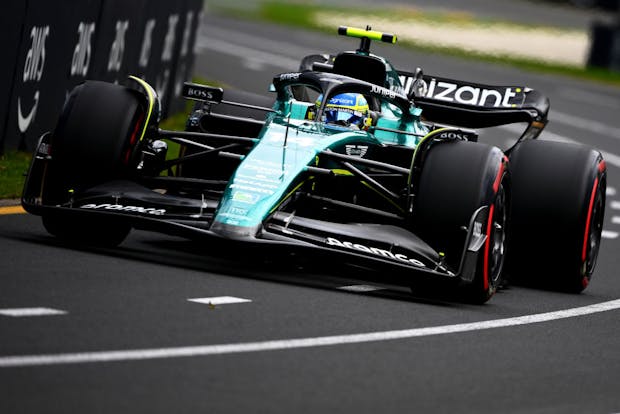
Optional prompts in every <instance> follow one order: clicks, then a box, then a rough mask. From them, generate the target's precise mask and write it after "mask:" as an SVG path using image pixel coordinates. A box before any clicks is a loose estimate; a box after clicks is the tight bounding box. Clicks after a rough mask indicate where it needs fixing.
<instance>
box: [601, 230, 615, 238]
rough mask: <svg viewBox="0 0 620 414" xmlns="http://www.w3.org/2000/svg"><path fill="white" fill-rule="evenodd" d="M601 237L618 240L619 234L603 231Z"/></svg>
mask: <svg viewBox="0 0 620 414" xmlns="http://www.w3.org/2000/svg"><path fill="white" fill-rule="evenodd" d="M601 237H602V238H604V239H617V238H618V232H617V231H609V230H603V232H602V233H601Z"/></svg>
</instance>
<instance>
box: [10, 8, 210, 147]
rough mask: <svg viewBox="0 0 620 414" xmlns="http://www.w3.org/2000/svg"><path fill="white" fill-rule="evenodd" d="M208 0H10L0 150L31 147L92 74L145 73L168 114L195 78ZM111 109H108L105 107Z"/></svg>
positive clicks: (120, 77) (113, 78) (119, 78)
mask: <svg viewBox="0 0 620 414" xmlns="http://www.w3.org/2000/svg"><path fill="white" fill-rule="evenodd" d="M202 6H203V0H177V1H169V0H131V1H127V0H5V2H4V3H3V12H2V13H1V14H0V32H1V33H2V39H6V41H5V42H3V43H4V44H5V49H4V53H5V62H6V63H5V64H3V65H0V75H1V76H0V92H1V93H0V133H1V135H0V153H2V152H4V151H9V150H15V149H20V150H25V151H32V150H33V149H34V146H35V145H36V142H37V140H38V138H39V136H40V135H41V134H42V133H43V132H45V131H48V130H51V129H53V128H54V126H55V122H56V119H57V118H58V115H59V114H60V111H61V110H62V106H63V104H64V102H65V99H66V97H67V95H68V93H69V92H70V91H71V89H73V87H75V86H76V85H77V84H78V83H80V82H83V81H84V80H86V79H98V80H105V81H109V82H118V83H123V82H125V80H126V79H127V76H128V75H130V74H135V75H137V76H140V77H142V78H144V79H145V80H146V81H147V82H149V83H150V84H151V85H153V86H154V87H155V88H156V89H157V90H158V93H159V94H160V96H161V100H162V107H163V110H164V115H165V114H166V113H167V112H168V111H170V110H171V108H172V109H174V110H177V109H180V108H182V106H181V105H182V99H181V98H180V97H179V96H178V95H177V94H176V93H175V91H176V90H179V89H180V87H181V86H182V83H183V81H185V80H188V79H189V77H191V75H192V65H193V61H194V56H193V50H194V43H195V33H196V31H197V29H198V26H199V22H200V19H199V16H200V15H201V12H202ZM102 110H105V108H102Z"/></svg>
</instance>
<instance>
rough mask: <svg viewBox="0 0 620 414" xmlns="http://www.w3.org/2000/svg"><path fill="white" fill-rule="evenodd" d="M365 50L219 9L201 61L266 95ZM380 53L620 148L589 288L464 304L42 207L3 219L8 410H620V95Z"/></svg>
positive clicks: (613, 151) (1, 408)
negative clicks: (497, 89) (80, 242)
mask: <svg viewBox="0 0 620 414" xmlns="http://www.w3.org/2000/svg"><path fill="white" fill-rule="evenodd" d="M377 29H378V28H377ZM355 46H356V45H355V44H352V43H351V40H348V39H344V38H338V37H335V36H334V37H330V36H326V35H318V34H311V33H307V32H304V31H300V30H291V29H284V28H280V27H274V26H265V25H258V24H250V23H240V22H235V21H232V20H226V19H221V18H218V19H215V18H213V17H211V16H207V18H206V25H205V26H204V28H203V33H202V35H201V39H200V42H199V52H200V57H199V59H198V61H197V65H196V73H197V74H198V75H201V76H204V77H207V78H210V79H217V80H220V81H223V82H225V83H226V84H227V85H229V86H230V87H234V88H239V89H246V90H248V91H251V92H254V93H259V94H263V93H265V91H266V89H267V85H268V84H269V81H270V79H271V77H272V76H273V75H274V74H275V73H279V72H285V71H289V70H295V69H296V65H297V64H298V60H299V57H300V56H302V55H305V54H309V53H314V52H333V51H338V50H342V49H351V48H353V47H355ZM374 50H375V51H376V52H378V53H380V54H383V55H385V56H388V57H389V58H391V60H392V61H393V62H394V63H395V64H396V65H397V66H398V67H401V68H403V69H413V68H415V66H416V65H419V66H422V67H423V68H424V69H425V71H426V72H427V73H434V74H437V75H442V76H447V77H455V78H460V79H469V80H471V81H478V82H487V83H498V84H506V83H510V84H512V83H514V84H526V85H528V86H530V87H532V88H535V89H540V90H541V91H544V92H545V93H546V94H548V95H549V96H550V98H551V102H552V112H551V114H550V119H551V123H550V125H549V127H548V132H545V133H544V135H543V138H545V139H560V140H574V141H580V142H584V143H587V144H590V145H593V146H595V147H596V148H599V149H600V150H602V151H604V153H605V154H606V158H607V165H608V174H609V175H608V198H607V214H606V222H605V226H604V230H605V233H604V236H605V237H604V239H603V242H602V247H601V252H600V256H599V263H598V267H597V270H596V273H595V275H594V278H593V281H592V283H591V285H590V286H589V287H588V289H587V290H586V291H585V292H584V293H583V294H580V295H570V294H562V293H557V292H549V291H541V290H538V289H532V288H526V287H521V286H512V287H509V288H508V289H505V290H502V291H500V292H499V293H498V294H496V295H495V296H494V297H493V298H492V299H491V301H489V302H488V303H487V304H485V305H483V306H474V305H464V304H462V303H458V302H454V301H449V300H444V299H441V298H431V297H425V296H412V295H411V294H410V292H409V291H408V290H406V289H403V288H397V287H393V286H384V285H372V286H368V285H366V284H363V283H360V281H359V280H358V279H356V276H358V274H357V272H356V271H354V270H350V271H344V270H343V269H334V270H331V271H329V270H328V269H326V267H327V266H324V265H325V264H323V263H313V264H312V263H310V264H306V267H304V268H298V267H295V266H292V265H285V266H278V267H276V268H274V267H272V266H270V263H268V262H265V261H264V260H256V261H252V260H249V254H250V252H248V251H244V250H242V249H241V250H239V251H234V252H230V253H231V255H232V258H226V257H218V256H217V255H215V254H214V251H213V249H212V248H210V247H209V246H196V245H193V244H191V243H188V242H186V241H185V240H182V239H178V238H173V237H167V236H163V235H159V234H154V233H148V232H142V231H135V232H133V233H132V234H131V235H130V236H129V238H128V239H127V240H126V241H125V242H124V243H123V244H122V245H121V247H120V248H118V249H88V248H76V247H70V246H64V245H62V244H59V243H58V242H57V241H56V240H55V239H54V238H52V237H51V236H49V235H47V234H46V232H45V231H44V229H43V227H42V225H41V223H40V221H39V219H38V217H34V216H30V215H25V214H1V215H0V246H1V250H0V257H1V258H2V261H3V263H4V267H3V271H2V274H1V276H0V413H35V412H36V413H39V412H45V413H78V412H80V413H110V412H114V413H119V412H123V413H124V412H127V413H141V412H148V413H172V412H174V413H181V412H204V413H231V412H234V413H238V412H244V413H246V412H251V413H275V412H277V413H292V412H295V413H306V412H307V413H316V412H342V413H377V412H380V413H402V412H425V413H426V412H439V413H443V412H446V413H447V412H450V413H453V412H456V413H499V412H501V413H558V412H562V413H616V412H620V392H619V391H618V390H619V389H620V388H619V386H618V384H620V322H619V319H620V302H619V299H620V280H619V278H618V270H617V269H618V264H619V258H618V247H619V243H620V240H619V238H618V233H619V232H620V212H619V210H618V208H619V205H618V201H620V195H618V194H617V190H618V189H620V180H619V179H618V172H619V168H620V142H619V141H618V140H619V139H620V133H619V132H620V122H619V121H618V115H617V114H618V110H619V109H620V91H619V90H618V89H614V88H609V87H601V86H597V85H593V84H589V83H584V82H580V81H574V80H567V79H561V78H556V77H552V76H543V75H533V74H531V73H527V72H524V71H520V70H518V69H510V68H506V67H500V66H489V65H485V64H476V63H472V62H469V61H462V60H458V59H451V58H445V57H439V56H429V55H423V54H418V53H413V52H410V51H405V50H401V49H399V48H398V47H394V46H383V45H376V47H375V48H374ZM508 132H510V131H509V130H501V131H499V132H498V134H499V135H501V134H502V133H508ZM491 135H492V134H491ZM491 138H493V137H491ZM0 211H2V212H3V213H8V212H11V211H7V210H0ZM344 287H346V289H343V288H344ZM352 290H353V291H352ZM204 298H207V299H204ZM234 298H236V299H234ZM190 299H198V301H190ZM200 299H204V300H202V301H201V300H200Z"/></svg>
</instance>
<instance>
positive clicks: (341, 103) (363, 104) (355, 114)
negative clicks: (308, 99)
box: [316, 93, 369, 129]
mask: <svg viewBox="0 0 620 414" xmlns="http://www.w3.org/2000/svg"><path fill="white" fill-rule="evenodd" d="M322 101H323V95H321V96H319V98H318V99H317V101H316V106H317V107H318V106H320V105H321V102H322ZM368 114H369V108H368V102H367V101H366V98H364V95H361V94H359V93H341V94H339V95H335V96H333V97H332V98H331V99H330V100H329V102H328V103H327V105H326V106H325V111H324V117H325V122H327V123H330V124H338V125H344V126H347V127H349V126H355V127H358V128H359V129H363V128H365V127H366V126H368V125H367V122H368V121H367V119H368Z"/></svg>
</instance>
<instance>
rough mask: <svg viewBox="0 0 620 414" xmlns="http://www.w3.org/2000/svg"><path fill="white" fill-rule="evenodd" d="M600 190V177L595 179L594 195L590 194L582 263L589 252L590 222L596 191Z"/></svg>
mask: <svg viewBox="0 0 620 414" xmlns="http://www.w3.org/2000/svg"><path fill="white" fill-rule="evenodd" d="M597 189H598V177H596V178H595V179H594V185H593V186H592V194H590V205H589V207H588V216H587V217H586V229H585V232H584V234H583V249H582V251H581V261H582V262H585V260H586V253H587V250H588V239H589V238H588V234H589V233H590V221H591V220H592V209H593V208H594V200H595V199H596V190H597Z"/></svg>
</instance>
